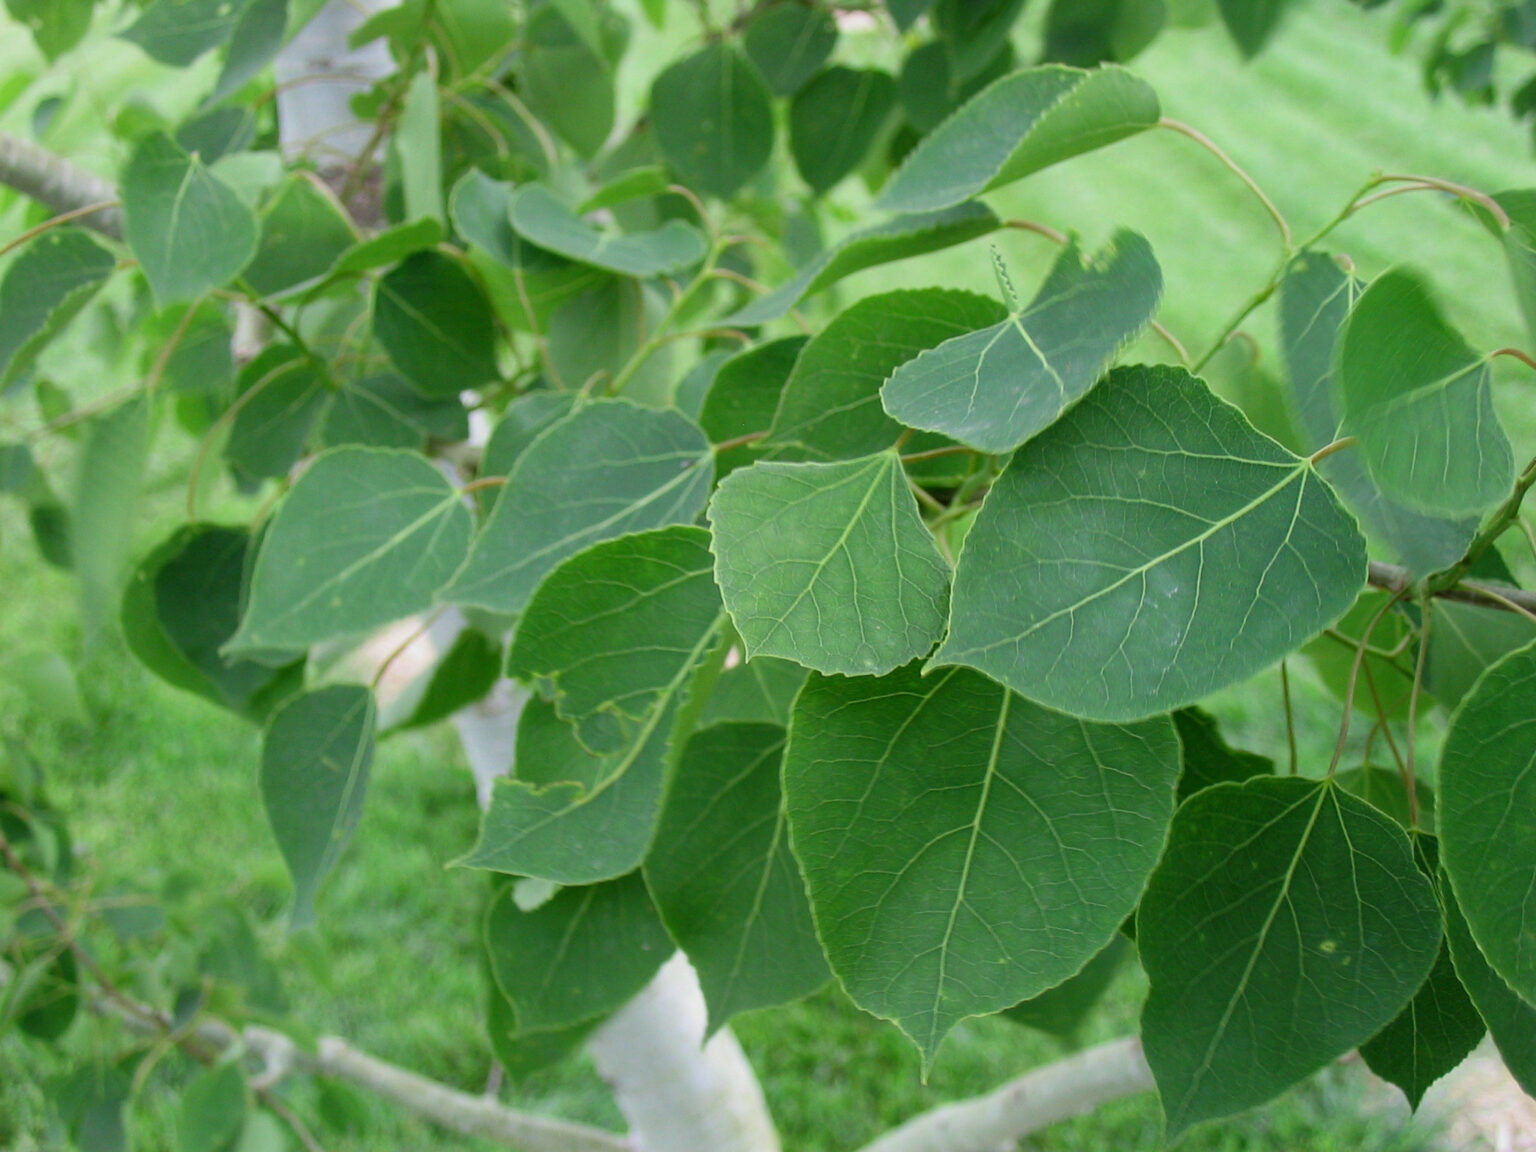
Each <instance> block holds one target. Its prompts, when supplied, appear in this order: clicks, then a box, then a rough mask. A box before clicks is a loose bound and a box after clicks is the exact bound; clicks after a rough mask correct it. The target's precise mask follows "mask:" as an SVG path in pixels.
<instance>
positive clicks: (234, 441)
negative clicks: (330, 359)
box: [224, 344, 330, 477]
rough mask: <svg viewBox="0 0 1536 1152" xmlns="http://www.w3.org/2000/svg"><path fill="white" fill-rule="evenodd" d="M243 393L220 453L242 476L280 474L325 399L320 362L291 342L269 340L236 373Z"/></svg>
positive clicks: (295, 459) (306, 438) (295, 453)
mask: <svg viewBox="0 0 1536 1152" xmlns="http://www.w3.org/2000/svg"><path fill="white" fill-rule="evenodd" d="M238 388H239V391H240V393H241V395H242V397H243V399H242V401H241V406H240V409H239V411H237V412H236V413H235V418H234V420H233V421H232V422H231V423H230V426H229V439H228V440H227V441H226V442H225V445H224V457H225V459H227V460H228V461H229V462H230V464H232V465H233V466H234V467H235V468H236V469H237V470H238V471H239V472H241V473H243V474H244V475H246V476H253V477H262V476H286V475H287V474H288V472H289V470H290V469H291V468H292V467H293V466H294V464H296V463H297V462H298V459H299V457H300V456H302V455H303V454H304V449H305V447H306V446H307V445H308V444H309V438H310V436H311V434H313V432H314V430H315V425H316V423H318V422H319V420H320V417H321V416H323V415H324V414H325V411H326V407H327V406H328V404H329V403H330V388H329V381H328V380H327V379H326V377H325V376H324V375H323V374H322V371H321V365H320V363H319V362H317V361H316V360H315V359H313V358H312V357H311V356H310V355H309V354H308V353H306V352H304V351H303V350H301V349H300V348H298V347H296V346H295V345H292V344H269V345H267V347H266V348H264V349H263V350H262V352H261V354H260V355H258V356H257V357H256V359H254V360H252V361H251V362H250V363H249V364H247V365H246V366H245V368H244V369H242V370H241V372H240V380H239V384H238Z"/></svg>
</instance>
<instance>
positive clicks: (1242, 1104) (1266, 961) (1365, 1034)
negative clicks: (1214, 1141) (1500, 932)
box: [1136, 777, 1440, 1138]
mask: <svg viewBox="0 0 1536 1152" xmlns="http://www.w3.org/2000/svg"><path fill="white" fill-rule="evenodd" d="M1136 924H1137V934H1136V935H1137V944H1138V946H1139V948H1140V950H1141V960H1142V965H1143V966H1144V967H1145V968H1146V970H1147V975H1148V977H1149V978H1150V979H1151V985H1152V987H1151V993H1150V995H1149V996H1148V998H1147V1004H1146V1008H1145V1010H1144V1011H1143V1013H1142V1021H1141V1028H1142V1043H1143V1044H1144V1046H1145V1051H1146V1056H1147V1062H1148V1063H1149V1064H1150V1065H1151V1066H1152V1072H1153V1075H1154V1076H1155V1077H1156V1079H1157V1086H1158V1092H1159V1094H1160V1095H1161V1096H1162V1101H1163V1111H1164V1113H1165V1114H1166V1115H1167V1118H1168V1135H1169V1137H1170V1138H1172V1137H1174V1136H1177V1135H1178V1134H1179V1133H1181V1132H1183V1131H1184V1130H1185V1129H1186V1128H1188V1127H1189V1126H1190V1125H1192V1124H1197V1123H1199V1122H1201V1121H1202V1120H1210V1119H1214V1118H1216V1117H1220V1116H1230V1115H1232V1114H1233V1113H1236V1112H1240V1111H1242V1110H1244V1109H1246V1108H1251V1107H1253V1106H1254V1105H1256V1104H1260V1103H1262V1102H1264V1101H1265V1100H1268V1099H1270V1098H1271V1097H1273V1096H1276V1095H1278V1094H1279V1093H1281V1092H1283V1091H1284V1090H1285V1089H1287V1088H1289V1087H1290V1086H1291V1085H1292V1084H1295V1083H1296V1082H1297V1081H1299V1080H1301V1079H1302V1078H1303V1077H1305V1076H1308V1075H1310V1074H1311V1073H1312V1072H1314V1071H1316V1070H1317V1069H1318V1068H1321V1067H1322V1066H1323V1065H1324V1064H1326V1063H1328V1062H1329V1061H1330V1060H1333V1059H1335V1058H1336V1057H1338V1056H1341V1055H1343V1054H1344V1053H1345V1052H1347V1051H1349V1050H1350V1049H1351V1048H1353V1047H1355V1046H1356V1045H1357V1044H1360V1043H1363V1042H1364V1041H1366V1040H1368V1039H1370V1037H1372V1036H1374V1035H1375V1034H1376V1033H1377V1032H1379V1031H1381V1029H1382V1028H1384V1027H1385V1026H1386V1025H1387V1024H1388V1023H1390V1022H1391V1021H1392V1019H1393V1018H1394V1017H1395V1016H1396V1015H1397V1014H1398V1013H1399V1012H1400V1011H1401V1010H1402V1009H1403V1007H1404V1006H1405V1005H1406V1004H1407V1003H1408V1001H1409V999H1410V998H1411V997H1412V996H1413V994H1414V992H1415V991H1416V990H1417V989H1418V988H1419V986H1420V985H1421V984H1422V983H1423V981H1424V979H1425V977H1426V976H1428V975H1429V972H1430V969H1431V968H1432V967H1433V966H1434V963H1435V957H1436V956H1437V955H1438V953H1439V948H1440V910H1439V907H1438V905H1437V904H1436V902H1435V896H1434V891H1433V889H1432V888H1431V887H1430V883H1429V879H1428V877H1426V876H1425V875H1424V874H1423V873H1422V872H1421V871H1420V870H1419V868H1418V866H1417V865H1416V864H1415V863H1414V859H1413V852H1412V849H1411V847H1410V845H1409V843H1408V837H1407V835H1406V834H1405V833H1404V832H1403V830H1402V829H1401V828H1400V827H1398V825H1397V824H1395V823H1393V822H1392V821H1391V820H1390V819H1388V818H1387V817H1386V816H1384V815H1382V814H1381V813H1379V812H1377V811H1376V810H1375V809H1374V808H1372V807H1370V806H1369V805H1368V804H1366V803H1365V802H1364V801H1363V800H1359V799H1356V798H1355V797H1353V796H1350V795H1348V794H1347V793H1344V792H1342V791H1341V790H1339V789H1338V788H1336V787H1334V786H1332V785H1330V784H1328V783H1325V782H1321V781H1316V780H1304V779H1301V778H1299V777H1259V778H1257V779H1254V780H1250V781H1248V782H1247V783H1245V784H1225V785H1220V786H1218V787H1216V788H1209V789H1207V790H1206V791H1204V792H1201V793H1198V794H1197V795H1195V796H1194V797H1193V798H1191V799H1190V800H1189V802H1188V803H1186V804H1185V805H1184V806H1183V807H1181V808H1180V809H1179V812H1178V815H1177V816H1175V817H1174V821H1173V830H1172V832H1171V834H1170V836H1169V843H1168V851H1167V853H1166V854H1165V855H1164V857H1163V860H1162V863H1161V864H1159V865H1158V869H1157V871H1156V872H1155V873H1154V874H1153V876H1152V881H1151V883H1150V884H1149V885H1148V886H1147V894H1146V896H1145V897H1144V898H1143V900H1142V903H1141V909H1140V911H1139V912H1138V914H1137V920H1136Z"/></svg>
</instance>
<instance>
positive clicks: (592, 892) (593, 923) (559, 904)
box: [484, 872, 673, 1031]
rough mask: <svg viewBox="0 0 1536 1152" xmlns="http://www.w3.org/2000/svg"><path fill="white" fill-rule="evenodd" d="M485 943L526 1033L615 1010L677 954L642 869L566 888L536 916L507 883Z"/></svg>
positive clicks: (488, 915)
mask: <svg viewBox="0 0 1536 1152" xmlns="http://www.w3.org/2000/svg"><path fill="white" fill-rule="evenodd" d="M484 940H485V947H486V952H487V954H488V955H489V956H490V961H491V972H492V974H493V975H494V976H495V978H496V986H497V987H498V988H499V989H500V990H501V994H502V995H503V996H504V997H506V999H507V1000H508V1001H509V1002H510V1003H511V1005H512V1010H513V1015H514V1019H515V1020H516V1022H517V1026H518V1028H519V1029H520V1030H525V1031H531V1030H542V1029H550V1028H564V1027H569V1026H570V1025H573V1024H579V1023H581V1022H582V1021H584V1020H590V1019H592V1018H593V1017H595V1016H601V1015H603V1014H604V1013H607V1012H611V1011H612V1010H613V1009H615V1008H617V1007H619V1006H620V1005H621V1004H623V1003H624V1002H625V1001H627V1000H628V999H629V998H630V997H632V996H633V995H635V993H637V992H639V991H640V989H642V988H644V987H645V986H646V984H648V983H649V982H650V979H651V977H652V976H654V975H656V970H657V969H658V968H660V967H661V966H662V964H663V963H665V962H666V960H667V958H668V957H669V956H671V955H672V950H673V949H672V941H671V940H670V939H669V938H668V937H667V930H666V929H665V928H664V927H662V923H661V918H660V917H659V916H657V914H656V907H655V905H653V904H652V903H651V897H650V894H649V893H648V892H646V890H645V882H644V881H643V880H641V878H640V874H639V873H638V872H636V873H633V874H632V875H629V876H625V877H623V878H622V879H619V880H612V881H609V882H608V883H607V884H592V885H588V886H587V887H585V888H567V889H565V890H564V891H562V892H558V893H556V895H555V896H554V898H553V899H551V900H549V901H548V902H547V903H545V904H543V905H541V906H539V907H538V908H536V909H534V910H533V911H532V912H522V911H519V910H518V907H517V905H516V904H514V903H513V901H512V885H510V884H508V885H505V886H504V887H503V888H502V889H501V890H500V891H499V892H498V893H497V894H496V896H495V898H494V899H493V900H492V901H491V906H490V908H489V909H488V910H487V912H486V917H485V927H484Z"/></svg>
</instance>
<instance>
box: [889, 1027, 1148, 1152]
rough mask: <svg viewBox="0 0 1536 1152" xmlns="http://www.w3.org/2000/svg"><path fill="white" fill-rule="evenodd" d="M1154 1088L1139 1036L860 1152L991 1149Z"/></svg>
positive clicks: (925, 1119) (1035, 1074)
mask: <svg viewBox="0 0 1536 1152" xmlns="http://www.w3.org/2000/svg"><path fill="white" fill-rule="evenodd" d="M1153 1087H1154V1084H1153V1081H1152V1070H1151V1069H1150V1068H1148V1067H1147V1061H1146V1059H1145V1058H1144V1057H1143V1056H1142V1054H1141V1041H1140V1039H1138V1038H1137V1037H1134V1036H1130V1037H1126V1038H1125V1039H1123V1040H1111V1041H1110V1042H1109V1043H1107V1044H1100V1045H1098V1046H1097V1047H1095V1048H1089V1049H1087V1050H1085V1051H1082V1052H1079V1053H1077V1054H1076V1055H1073V1056H1069V1057H1067V1058H1066V1059H1065V1060H1058V1061H1057V1062H1056V1063H1054V1064H1047V1065H1046V1066H1045V1067H1044V1068H1036V1069H1035V1070H1034V1071H1032V1072H1026V1073H1025V1074H1024V1075H1022V1076H1020V1077H1018V1078H1017V1079H1015V1080H1010V1081H1009V1082H1008V1083H1007V1084H1004V1085H1003V1086H1002V1087H1001V1088H999V1089H997V1090H996V1091H995V1092H990V1093H988V1094H987V1095H985V1096H979V1097H977V1098H976V1099H974V1100H964V1101H958V1102H956V1103H954V1104H945V1105H943V1106H942V1107H939V1108H935V1109H934V1110H933V1111H931V1112H925V1113H923V1115H921V1116H919V1117H917V1118H916V1119H914V1120H910V1121H908V1122H907V1123H906V1124H903V1125H902V1126H901V1127H900V1128H897V1129H895V1130H893V1131H891V1132H887V1133H886V1134H885V1135H884V1136H882V1137H880V1138H879V1139H878V1140H876V1141H875V1142H874V1143H873V1144H869V1145H867V1146H866V1147H865V1148H864V1150H863V1152H997V1150H998V1149H999V1148H1006V1147H1011V1146H1012V1144H1013V1143H1014V1142H1015V1141H1017V1140H1020V1139H1022V1138H1023V1137H1025V1136H1028V1135H1029V1134H1030V1133H1032V1132H1038V1131H1039V1130H1040V1129H1042V1128H1046V1127H1048V1126H1050V1125H1052V1124H1059V1123H1060V1122H1061V1121H1063V1120H1070V1119H1071V1118H1072V1117H1074V1116H1082V1115H1085V1114H1086V1113H1089V1112H1092V1111H1094V1110H1095V1109H1097V1108H1099V1107H1101V1106H1103V1105H1104V1104H1107V1103H1109V1102H1110V1101H1111V1100H1118V1099H1120V1097H1122V1096H1134V1095H1137V1094H1138V1093H1141V1092H1148V1091H1150V1090H1151V1089H1152V1088H1153Z"/></svg>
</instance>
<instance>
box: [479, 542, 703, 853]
mask: <svg viewBox="0 0 1536 1152" xmlns="http://www.w3.org/2000/svg"><path fill="white" fill-rule="evenodd" d="M710 573H711V567H710V556H709V541H708V534H707V533H706V532H704V531H703V529H700V528H693V527H690V526H683V525H679V526H675V527H672V528H664V529H661V530H658V531H655V532H646V533H639V534H636V535H632V536H624V537H621V538H619V539H616V540H609V541H606V542H604V543H601V544H598V545H596V546H594V547H592V548H589V549H587V550H586V551H585V552H582V553H580V554H579V555H576V556H573V557H571V558H570V559H569V560H567V561H566V562H565V563H564V564H562V565H561V566H560V567H559V568H557V569H556V570H555V571H554V572H553V573H552V574H551V575H550V576H549V578H548V579H547V580H545V581H544V583H543V584H542V585H541V586H540V588H539V591H538V592H537V593H536V594H535V596H534V598H533V600H532V601H531V602H530V603H529V605H528V610H527V612H526V613H525V614H524V616H523V619H522V621H521V623H520V624H519V625H518V629H517V634H516V636H515V637H514V638H513V641H512V651H511V654H510V656H509V657H508V661H507V663H508V671H509V673H510V674H511V675H513V676H517V677H521V678H524V679H533V678H541V679H547V680H549V681H551V682H552V683H553V685H554V688H555V692H556V697H555V703H556V708H557V709H558V711H559V714H560V715H561V716H562V717H563V718H565V719H567V720H569V721H571V722H572V723H573V724H574V725H575V734H576V735H578V737H579V739H580V740H581V742H582V743H583V744H584V745H585V746H586V747H587V748H589V749H592V750H593V751H594V752H596V753H599V754H602V755H600V756H599V762H598V763H594V762H593V761H592V760H591V759H589V758H586V757H582V756H580V755H578V754H576V753H575V752H574V750H573V749H572V748H571V746H570V743H569V741H568V740H561V739H559V738H558V733H554V732H551V731H549V729H548V725H547V723H546V724H544V725H542V727H543V728H544V730H545V731H544V733H543V734H542V737H541V739H540V746H541V749H542V753H543V757H544V758H543V759H541V760H540V761H539V762H536V763H534V764H530V765H528V766H527V767H528V769H530V770H531V772H532V773H533V776H532V779H531V780H530V779H529V776H528V775H527V773H525V771H524V769H523V768H522V767H520V768H519V772H518V775H519V777H520V778H519V779H517V780H504V781H498V783H497V785H496V789H495V791H494V793H493V794H492V799H491V808H490V811H489V812H488V813H487V814H486V817H485V820H484V822H483V825H482V828H481V833H480V840H479V842H478V843H477V844H476V845H475V848H474V850H473V851H472V852H471V853H470V854H469V855H468V856H467V857H465V858H464V859H463V860H462V861H460V863H463V864H465V865H468V866H470V867H476V868H489V869H492V870H494V871H498V872H510V873H513V874H515V875H522V876H537V877H539V878H542V879H547V880H553V881H554V882H555V883H558V884H586V883H592V882H594V881H597V880H607V879H611V878H613V877H615V876H621V875H623V874H624V873H625V872H628V871H629V870H630V869H632V868H634V867H636V866H637V865H638V864H639V863H640V861H641V860H642V859H644V858H645V852H646V849H647V848H648V847H649V845H650V843H651V838H652V833H653V832H654V829H655V825H656V819H657V816H658V815H659V813H660V809H661V794H662V789H663V785H664V777H665V773H666V769H667V764H668V747H669V744H670V742H671V736H672V725H673V721H674V720H675V718H676V713H677V706H678V704H679V702H680V701H681V700H682V698H683V695H684V693H685V691H686V689H687V687H688V684H689V683H690V682H691V680H692V678H693V674H694V673H695V672H696V671H697V670H698V668H699V665H700V663H701V661H702V660H703V659H704V657H705V655H706V654H707V653H708V652H709V650H710V649H711V648H713V647H714V646H715V643H716V640H717V639H718V635H719V632H720V627H721V624H722V623H723V617H722V614H721V609H720V598H719V593H718V592H717V591H716V590H715V586H714V580H713V578H712V577H711V574H710ZM530 707H532V706H531V705H530ZM536 711H537V710H536ZM535 714H536V713H535ZM531 723H535V724H536V723H538V721H537V720H536V719H535V720H533V721H531ZM519 729H520V731H519V747H518V751H519V754H520V755H521V754H522V753H523V752H524V751H525V748H524V737H525V735H526V734H525V733H524V732H523V731H522V730H521V729H522V725H519ZM562 768H563V769H564V770H565V771H564V773H563V778H562V773H561V772H560V770H561V769H562ZM572 768H574V772H575V775H576V776H577V777H578V778H577V779H571V769H572Z"/></svg>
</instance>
